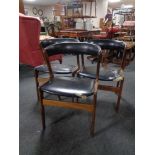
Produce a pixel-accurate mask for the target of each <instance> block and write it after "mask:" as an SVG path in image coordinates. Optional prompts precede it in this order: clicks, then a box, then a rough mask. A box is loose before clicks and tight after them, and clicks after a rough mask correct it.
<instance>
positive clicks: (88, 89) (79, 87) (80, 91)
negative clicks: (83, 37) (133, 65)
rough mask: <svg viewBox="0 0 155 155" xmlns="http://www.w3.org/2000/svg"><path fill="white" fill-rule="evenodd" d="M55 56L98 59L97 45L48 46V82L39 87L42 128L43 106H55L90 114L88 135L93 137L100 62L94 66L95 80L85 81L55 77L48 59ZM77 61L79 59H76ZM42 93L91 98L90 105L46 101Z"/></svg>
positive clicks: (46, 53)
mask: <svg viewBox="0 0 155 155" xmlns="http://www.w3.org/2000/svg"><path fill="white" fill-rule="evenodd" d="M55 54H69V55H71V54H72V55H74V56H78V57H79V55H81V54H82V55H85V54H86V55H94V56H97V57H99V56H100V54H101V48H100V47H99V46H97V45H94V44H90V43H80V42H79V43H59V44H54V45H51V46H48V47H46V48H45V49H44V57H45V61H46V64H47V66H48V71H49V77H50V80H49V81H48V82H46V83H45V84H43V85H42V86H40V87H39V93H40V104H41V118H42V126H43V129H45V109H44V106H56V107H63V108H69V109H78V110H84V111H87V112H90V113H91V114H92V119H91V130H90V133H91V135H92V136H93V135H94V128H95V115H96V114H95V113H96V100H97V88H98V77H99V68H100V60H99V61H98V62H97V65H96V78H95V79H87V78H80V77H72V76H70V77H68V76H67V77H64V76H63V77H62V76H60V77H55V76H54V74H53V71H52V66H51V65H50V61H49V59H48V58H49V57H50V56H51V55H55ZM78 60H79V59H78ZM44 93H48V94H51V95H53V94H54V95H60V96H66V97H72V98H74V97H75V98H77V97H78V98H86V97H89V96H93V101H92V103H80V102H74V101H71V102H65V101H56V100H52V99H46V97H45V95H44Z"/></svg>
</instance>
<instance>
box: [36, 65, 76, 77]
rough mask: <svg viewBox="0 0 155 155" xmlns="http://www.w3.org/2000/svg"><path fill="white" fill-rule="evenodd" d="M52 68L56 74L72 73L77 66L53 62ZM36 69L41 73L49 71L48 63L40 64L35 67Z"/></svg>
mask: <svg viewBox="0 0 155 155" xmlns="http://www.w3.org/2000/svg"><path fill="white" fill-rule="evenodd" d="M51 65H52V69H53V73H54V74H71V73H73V72H74V71H75V69H76V66H73V65H64V64H52V63H51ZM35 70H37V71H39V72H40V73H48V68H47V66H46V65H40V66H37V67H35Z"/></svg>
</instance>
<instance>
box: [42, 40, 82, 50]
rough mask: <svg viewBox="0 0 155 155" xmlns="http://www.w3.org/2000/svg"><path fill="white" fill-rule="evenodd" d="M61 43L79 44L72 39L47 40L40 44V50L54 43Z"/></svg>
mask: <svg viewBox="0 0 155 155" xmlns="http://www.w3.org/2000/svg"><path fill="white" fill-rule="evenodd" d="M62 42H79V40H78V39H74V38H54V39H47V40H43V41H41V42H40V44H41V46H42V48H46V47H47V46H49V45H53V44H56V43H62Z"/></svg>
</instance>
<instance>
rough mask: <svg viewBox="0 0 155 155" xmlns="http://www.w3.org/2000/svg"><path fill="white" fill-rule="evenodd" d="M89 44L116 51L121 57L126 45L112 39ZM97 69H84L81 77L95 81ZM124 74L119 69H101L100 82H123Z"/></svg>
mask: <svg viewBox="0 0 155 155" xmlns="http://www.w3.org/2000/svg"><path fill="white" fill-rule="evenodd" d="M88 42H89V43H93V44H97V45H99V46H100V47H101V49H102V50H116V51H117V52H120V53H121V55H122V54H123V51H124V48H125V44H124V43H123V42H121V41H118V40H111V39H105V40H90V41H88ZM95 70H96V69H95V67H93V66H87V67H84V69H83V70H82V71H81V72H79V75H80V76H84V77H87V78H92V79H95V78H96V75H95ZM122 76H123V73H122V70H120V69H119V70H117V69H115V70H114V69H106V68H103V67H101V68H100V73H99V80H101V81H119V80H122V78H123V77H122Z"/></svg>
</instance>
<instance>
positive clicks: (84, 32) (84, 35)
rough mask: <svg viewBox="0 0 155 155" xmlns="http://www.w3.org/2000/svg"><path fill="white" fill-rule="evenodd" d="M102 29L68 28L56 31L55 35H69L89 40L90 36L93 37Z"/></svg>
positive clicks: (69, 36)
mask: <svg viewBox="0 0 155 155" xmlns="http://www.w3.org/2000/svg"><path fill="white" fill-rule="evenodd" d="M99 33H100V30H98V29H96V30H90V31H87V30H81V29H67V30H61V31H59V32H57V33H55V35H56V36H57V37H64V38H66V37H68V38H78V39H80V40H87V39H89V38H92V36H93V35H94V34H99Z"/></svg>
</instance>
